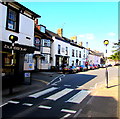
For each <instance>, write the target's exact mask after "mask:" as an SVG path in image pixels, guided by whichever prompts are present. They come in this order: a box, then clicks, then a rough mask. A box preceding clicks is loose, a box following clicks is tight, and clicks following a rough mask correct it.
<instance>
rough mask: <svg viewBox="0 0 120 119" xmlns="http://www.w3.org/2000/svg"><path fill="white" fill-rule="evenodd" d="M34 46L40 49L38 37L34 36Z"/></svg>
mask: <svg viewBox="0 0 120 119" xmlns="http://www.w3.org/2000/svg"><path fill="white" fill-rule="evenodd" d="M34 45H35V48H37V49H40V39H39V38H37V37H35V39H34Z"/></svg>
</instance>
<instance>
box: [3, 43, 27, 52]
mask: <svg viewBox="0 0 120 119" xmlns="http://www.w3.org/2000/svg"><path fill="white" fill-rule="evenodd" d="M3 47H4V48H5V49H10V50H11V49H12V46H9V45H7V44H5V45H4V46H3ZM13 49H14V50H19V51H27V48H23V47H18V46H14V47H13Z"/></svg>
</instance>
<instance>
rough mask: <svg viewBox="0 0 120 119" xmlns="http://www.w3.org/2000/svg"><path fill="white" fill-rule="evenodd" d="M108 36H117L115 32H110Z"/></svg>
mask: <svg viewBox="0 0 120 119" xmlns="http://www.w3.org/2000/svg"><path fill="white" fill-rule="evenodd" d="M107 35H108V36H115V35H116V34H115V33H114V32H110V33H108V34H107Z"/></svg>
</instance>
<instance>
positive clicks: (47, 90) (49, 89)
mask: <svg viewBox="0 0 120 119" xmlns="http://www.w3.org/2000/svg"><path fill="white" fill-rule="evenodd" d="M56 89H58V88H56V87H52V88H48V89H46V90H43V91H40V92H38V93H35V94H32V95H29V96H28V97H33V98H38V97H40V96H42V95H45V94H47V93H49V92H52V91H54V90H56Z"/></svg>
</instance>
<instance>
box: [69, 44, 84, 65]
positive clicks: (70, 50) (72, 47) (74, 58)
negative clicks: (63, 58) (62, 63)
mask: <svg viewBox="0 0 120 119" xmlns="http://www.w3.org/2000/svg"><path fill="white" fill-rule="evenodd" d="M72 49H74V57H72ZM76 50H78V57H76ZM79 51H81V58H79ZM69 52H70V59H69V65H70V66H71V65H72V61H74V65H75V63H76V59H78V60H79V61H81V65H82V64H83V49H81V48H79V47H76V46H73V45H70V48H69Z"/></svg>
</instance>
